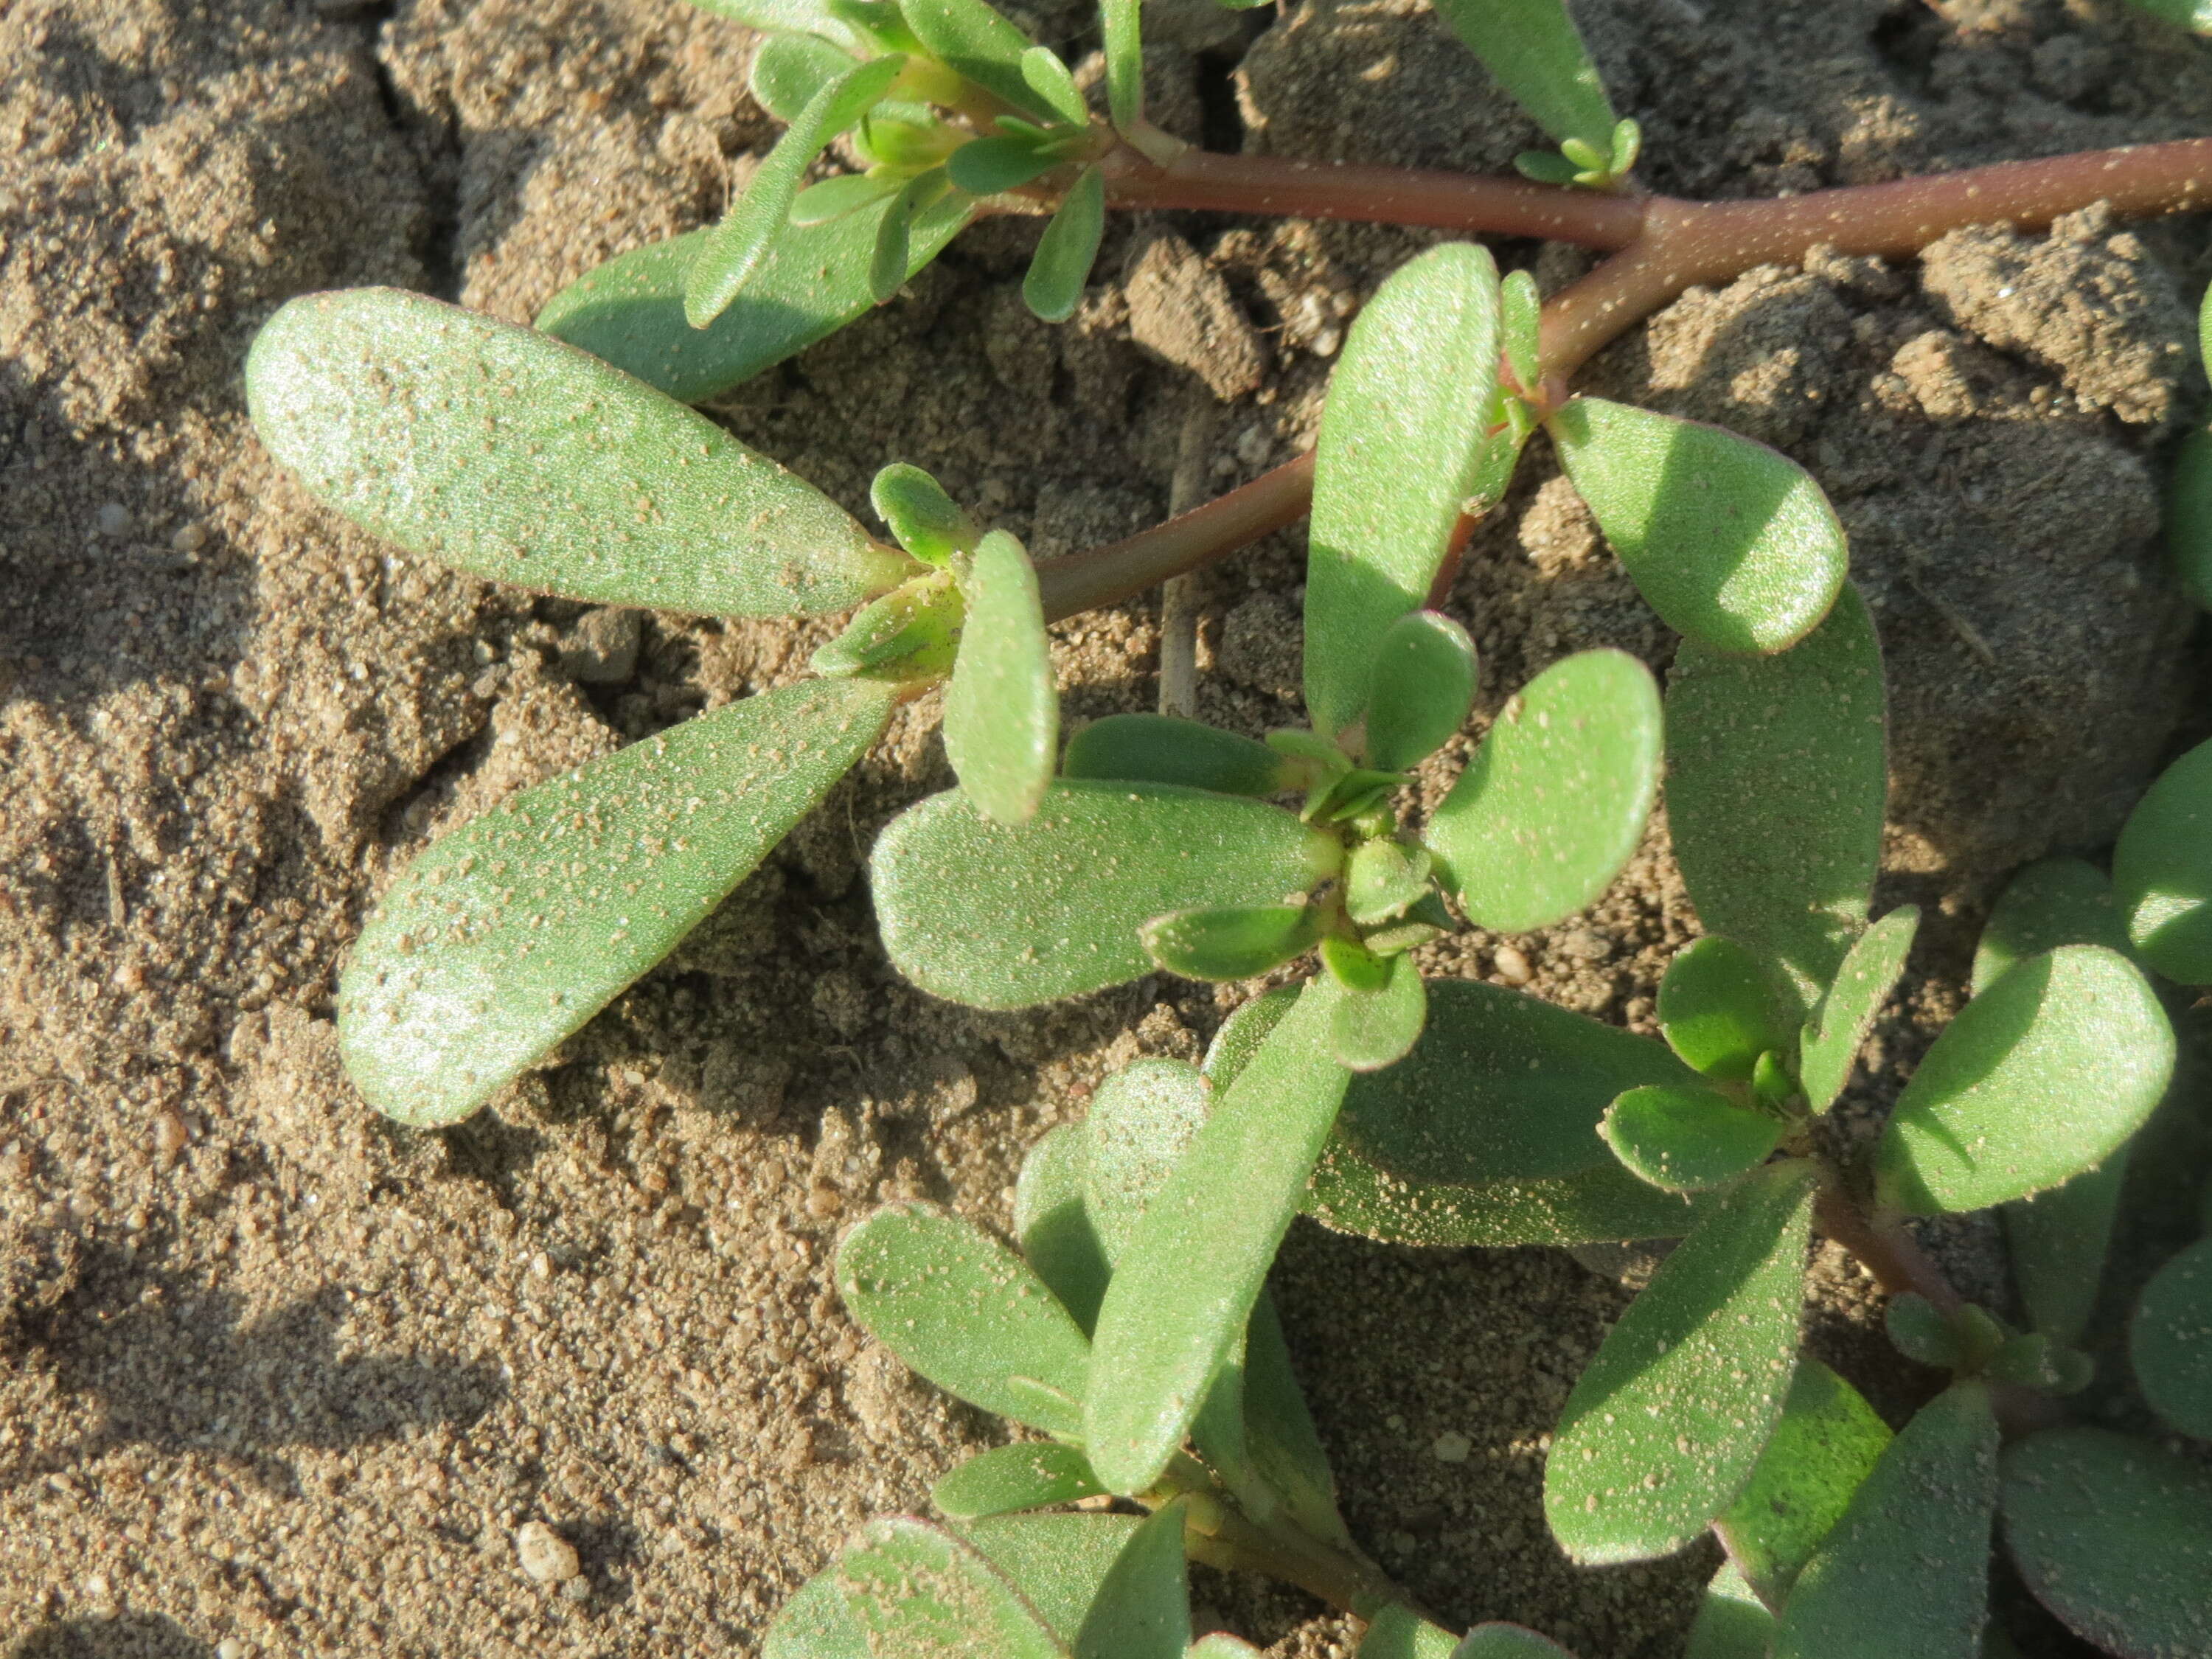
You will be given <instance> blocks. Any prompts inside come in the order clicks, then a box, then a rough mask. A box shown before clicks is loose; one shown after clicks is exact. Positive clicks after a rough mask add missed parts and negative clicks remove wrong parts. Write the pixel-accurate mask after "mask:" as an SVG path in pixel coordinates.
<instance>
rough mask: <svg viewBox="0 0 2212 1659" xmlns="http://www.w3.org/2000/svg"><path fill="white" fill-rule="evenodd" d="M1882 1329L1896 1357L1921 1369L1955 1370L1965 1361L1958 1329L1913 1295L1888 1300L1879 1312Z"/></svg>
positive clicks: (1906, 1294)
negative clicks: (1910, 1360) (1921, 1365)
mask: <svg viewBox="0 0 2212 1659" xmlns="http://www.w3.org/2000/svg"><path fill="white" fill-rule="evenodd" d="M1882 1327H1883V1328H1884V1329H1885V1330H1886V1331H1887V1333H1888V1335H1889V1340H1890V1342H1891V1344H1892V1345H1893V1346H1894V1347H1895V1348H1896V1349H1897V1351H1898V1352H1899V1353H1901V1354H1903V1355H1904V1356H1905V1358H1908V1359H1917V1360H1918V1361H1919V1362H1920V1363H1921V1364H1923V1365H1932V1366H1934V1367H1936V1369H1937V1370H1958V1369H1960V1361H1961V1360H1962V1359H1963V1358H1965V1344H1964V1343H1963V1342H1962V1341H1961V1340H1960V1330H1959V1328H1958V1327H1957V1326H1956V1325H1954V1324H1953V1323H1952V1322H1950V1321H1949V1320H1948V1319H1947V1318H1945V1317H1944V1316H1942V1314H1940V1313H1938V1312H1936V1304H1934V1303H1932V1302H1930V1301H1929V1299H1928V1298H1927V1297H1924V1296H1922V1295H1920V1294H1918V1293H1917V1291H1905V1293H1904V1294H1902V1295H1900V1296H1893V1297H1890V1299H1889V1305H1888V1306H1887V1308H1885V1309H1883V1310H1882Z"/></svg>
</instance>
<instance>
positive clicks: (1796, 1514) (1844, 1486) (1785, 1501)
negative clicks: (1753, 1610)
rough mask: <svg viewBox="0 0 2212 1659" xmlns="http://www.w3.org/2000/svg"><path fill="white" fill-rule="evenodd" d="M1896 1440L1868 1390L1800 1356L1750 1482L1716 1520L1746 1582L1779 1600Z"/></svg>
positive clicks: (1771, 1599) (1775, 1601)
mask: <svg viewBox="0 0 2212 1659" xmlns="http://www.w3.org/2000/svg"><path fill="white" fill-rule="evenodd" d="M1889 1441H1890V1433H1889V1425H1887V1424H1886V1423H1884V1422H1883V1421H1882V1420H1881V1418H1880V1417H1879V1416H1878V1415H1876V1414H1875V1409H1874V1407H1872V1406H1869V1404H1867V1402H1866V1399H1865V1396H1863V1395H1861V1394H1860V1393H1859V1391H1858V1390H1857V1389H1854V1388H1853V1387H1851V1385H1850V1383H1846V1382H1844V1379H1843V1378H1842V1377H1840V1376H1837V1375H1836V1374H1835V1372H1833V1371H1832V1370H1829V1369H1828V1368H1827V1367H1826V1365H1824V1364H1821V1363H1820V1361H1819V1360H1817V1359H1814V1358H1810V1357H1809V1356H1808V1357H1807V1358H1802V1359H1800V1360H1799V1361H1798V1362H1797V1374H1796V1376H1794V1377H1792V1378H1791V1379H1790V1394H1789V1397H1788V1398H1787V1399H1786V1400H1785V1401H1784V1402H1783V1406H1782V1417H1781V1420H1780V1421H1779V1422H1778V1423H1777V1424H1776V1425H1774V1433H1773V1436H1772V1437H1771V1438H1770V1439H1769V1440H1768V1441H1767V1443H1766V1449H1765V1450H1764V1451H1763V1452H1761V1453H1760V1454H1759V1462H1758V1463H1757V1464H1755V1465H1754V1466H1753V1468H1752V1472H1751V1480H1750V1482H1749V1484H1748V1485H1747V1486H1745V1487H1744V1489H1743V1491H1742V1492H1741V1495H1739V1496H1738V1497H1737V1498H1736V1500H1735V1502H1734V1503H1733V1504H1729V1508H1728V1511H1727V1513H1725V1514H1724V1515H1723V1516H1721V1517H1720V1519H1719V1520H1717V1521H1716V1522H1714V1523H1713V1530H1714V1531H1715V1532H1716V1533H1717V1534H1719V1536H1720V1541H1721V1542H1722V1544H1723V1546H1724V1547H1726V1548H1727V1550H1728V1553H1729V1558H1730V1559H1732V1560H1733V1561H1734V1562H1735V1565H1736V1567H1737V1569H1738V1571H1740V1572H1741V1574H1742V1577H1743V1579H1744V1582H1745V1583H1747V1584H1748V1585H1750V1586H1753V1587H1754V1588H1755V1589H1756V1590H1757V1591H1758V1593H1759V1594H1760V1595H1764V1596H1765V1599H1766V1600H1767V1601H1769V1602H1771V1603H1772V1604H1773V1605H1775V1606H1780V1605H1781V1603H1782V1599H1783V1597H1784V1595H1787V1594H1788V1593H1789V1589H1790V1585H1791V1584H1793V1583H1796V1579H1797V1575H1798V1573H1799V1572H1801V1571H1803V1569H1804V1566H1805V1563H1806V1562H1808V1560H1810V1559H1812V1556H1813V1552H1814V1550H1815V1549H1816V1548H1818V1547H1819V1546H1820V1541H1821V1540H1822V1539H1824V1538H1826V1536H1827V1535H1828V1533H1829V1531H1830V1529H1831V1528H1833V1527H1834V1526H1835V1524H1836V1522H1838V1521H1839V1520H1841V1519H1842V1518H1843V1515H1844V1510H1847V1509H1848V1508H1850V1501H1851V1495H1852V1494H1853V1493H1854V1492H1857V1490H1858V1488H1859V1483H1860V1482H1861V1481H1863V1480H1865V1479H1866V1477H1867V1474H1868V1472H1869V1470H1871V1469H1872V1468H1874V1465H1875V1459H1876V1458H1878V1457H1880V1456H1881V1454H1882V1449H1883V1448H1885V1447H1886V1446H1887V1445H1888V1444H1889Z"/></svg>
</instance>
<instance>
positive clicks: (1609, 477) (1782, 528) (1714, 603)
mask: <svg viewBox="0 0 2212 1659" xmlns="http://www.w3.org/2000/svg"><path fill="white" fill-rule="evenodd" d="M1547 424H1548V426H1549V428H1550V430H1551V434H1552V437H1553V441H1554V442H1555V443H1557V444H1558V446H1559V459H1560V460H1561V461H1562V462H1564V463H1565V466H1566V469H1567V476H1568V477H1570V478H1571V479H1572V480H1573V481H1574V486H1575V489H1576V491H1577V493H1578V494H1579V495H1581V496H1582V498H1583V500H1584V501H1587V502H1589V509H1590V512H1591V513H1592V515H1593V516H1595V518H1596V520H1597V522H1598V528H1599V529H1601V530H1602V531H1604V532H1605V538H1606V540H1607V542H1609V543H1611V544H1612V546H1613V552H1614V553H1615V554H1616V555H1617V556H1619V557H1620V562H1621V563H1622V564H1623V565H1624V566H1625V567H1626V568H1627V571H1628V574H1629V576H1630V578H1631V579H1632V580H1633V581H1634V582H1635V583H1636V587H1637V591H1638V592H1640V593H1642V594H1643V595H1644V601H1645V603H1647V604H1648V605H1650V607H1651V608H1652V609H1653V610H1654V611H1657V612H1658V613H1659V616H1660V618H1661V620H1662V621H1663V622H1665V623H1666V624H1667V625H1668V627H1669V628H1672V629H1675V630H1676V631H1677V632H1679V633H1682V634H1686V635H1688V636H1689V637H1690V638H1692V639H1693V640H1695V641H1698V643H1699V644H1700V645H1703V646H1705V647H1708V648H1710V649H1711V650H1715V651H1727V652H1768V651H1781V650H1784V649H1786V648H1787V647H1790V646H1792V645H1795V644H1796V642H1797V641H1799V640H1802V639H1803V638H1804V637H1805V635H1808V634H1809V633H1811V632H1812V631H1813V629H1814V628H1815V627H1816V626H1818V625H1819V623H1820V618H1821V617H1825V616H1826V615H1827V614H1828V607H1829V606H1830V605H1833V604H1834V603H1835V599H1836V594H1837V592H1838V590H1839V589H1840V588H1841V587H1842V586H1843V585H1844V570H1845V568H1847V567H1848V565H1849V563H1850V556H1849V554H1848V553H1847V552H1846V551H1845V549H1844V527H1843V526H1842V525H1841V524H1840V523H1838V521H1837V519H1836V510H1835V508H1833V507H1831V506H1829V505H1828V498H1827V497H1826V495H1823V494H1821V492H1820V485H1819V484H1817V483H1814V482H1813V477H1812V475H1811V474H1810V473H1808V472H1807V471H1805V469H1804V468H1803V467H1802V466H1800V465H1797V463H1796V462H1795V461H1793V460H1791V459H1790V458H1789V457H1788V456H1786V455H1784V454H1782V453H1779V452H1778V451H1775V450H1771V449H1769V448H1768V447H1766V446H1765V444H1761V443H1754V442H1753V441H1751V440H1750V439H1749V438H1746V437H1742V436H1741V435H1738V434H1736V433H1734V432H1729V431H1727V430H1726V429H1724V428H1721V427H1717V426H1707V425H1705V424H1704V423H1703V422H1697V421H1684V420H1678V419H1676V418H1675V417H1674V416H1672V415H1661V414H1658V413H1656V411H1654V410H1648V409H1632V408H1630V407H1629V406H1628V405H1627V404H1613V403H1607V402H1605V401H1604V400H1603V399H1601V398H1574V399H1572V400H1571V401H1570V402H1569V403H1568V404H1566V406H1565V408H1563V409H1561V410H1559V413H1558V414H1556V415H1554V416H1553V417H1552V418H1551V420H1550V422H1548V423H1547Z"/></svg>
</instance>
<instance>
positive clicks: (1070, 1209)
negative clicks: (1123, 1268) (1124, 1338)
mask: <svg viewBox="0 0 2212 1659" xmlns="http://www.w3.org/2000/svg"><path fill="white" fill-rule="evenodd" d="M1090 1162H1091V1143H1090V1137H1089V1136H1088V1135H1087V1134H1085V1132H1084V1129H1083V1127H1082V1126H1081V1125H1079V1124H1074V1123H1063V1124H1060V1126H1058V1127H1055V1128H1052V1129H1048V1130H1047V1131H1045V1133H1044V1134H1043V1135H1042V1137H1041V1138H1040V1139H1038V1141H1037V1143H1036V1146H1032V1147H1030V1152H1029V1156H1028V1157H1027V1158H1024V1159H1023V1160H1022V1173H1021V1176H1020V1178H1019V1179H1018V1180H1017V1181H1016V1182H1015V1183H1014V1237H1016V1238H1017V1239H1018V1240H1019V1241H1020V1243H1021V1247H1022V1255H1023V1256H1024V1258H1026V1259H1027V1261H1029V1264H1030V1266H1031V1267H1035V1268H1036V1271H1037V1277H1038V1278H1040V1279H1043V1280H1044V1282H1045V1283H1046V1284H1047V1285H1050V1286H1051V1287H1052V1293H1053V1294H1054V1296H1056V1297H1059V1298H1060V1303H1061V1305H1063V1306H1064V1307H1066V1310H1067V1311H1068V1312H1069V1314H1070V1315H1072V1316H1073V1317H1074V1320H1075V1322H1076V1324H1077V1325H1078V1326H1079V1327H1080V1328H1081V1329H1082V1331H1083V1333H1084V1334H1085V1335H1086V1336H1087V1335H1089V1334H1090V1333H1091V1328H1092V1327H1093V1326H1094V1325H1096V1324H1097V1322H1098V1304H1099V1303H1100V1302H1102V1301H1103V1300H1104V1299H1105V1296H1106V1280H1107V1279H1108V1277H1109V1275H1110V1273H1111V1272H1112V1269H1111V1267H1109V1264H1108V1262H1107V1260H1106V1245H1105V1241H1104V1240H1103V1239H1101V1238H1100V1237H1098V1229H1097V1226H1096V1225H1094V1224H1093V1222H1092V1220H1091V1210H1090V1206H1089V1205H1088V1204H1087V1203H1086V1202H1085V1195H1084V1185H1085V1181H1086V1180H1087V1179H1088V1174H1089V1165H1090Z"/></svg>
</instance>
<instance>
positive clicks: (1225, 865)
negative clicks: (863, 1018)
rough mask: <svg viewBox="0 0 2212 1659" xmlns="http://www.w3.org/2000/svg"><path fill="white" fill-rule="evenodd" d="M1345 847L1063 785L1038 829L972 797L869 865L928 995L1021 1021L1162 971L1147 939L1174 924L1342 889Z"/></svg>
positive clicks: (1290, 822) (927, 814) (1294, 825)
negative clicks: (992, 813) (1186, 916)
mask: <svg viewBox="0 0 2212 1659" xmlns="http://www.w3.org/2000/svg"><path fill="white" fill-rule="evenodd" d="M1341 854H1342V849H1341V848H1340V845H1339V843H1338V842H1337V840H1336V837H1335V836H1332V835H1329V834H1328V833H1326V832H1325V831H1322V830H1319V829H1310V828H1308V827H1307V826H1306V825H1304V824H1302V823H1299V822H1298V821H1297V819H1296V818H1295V817H1292V816H1291V814H1290V813H1288V812H1285V811H1282V810H1281V809H1279V808H1278V807H1273V806H1269V805H1265V804H1264V803H1262V802H1259V801H1254V800H1247V799H1243V798H1242V797H1239V796H1235V795H1216V794H1209V793H1204V792H1202V791H1200V790H1195V789H1177V788H1174V787H1170V786H1168V785H1164V784H1147V785H1145V786H1143V787H1131V786H1130V785H1127V784H1125V783H1106V782H1097V781H1077V780H1066V781H1060V782H1058V783H1055V784H1054V785H1053V786H1052V787H1051V788H1050V789H1049V790H1048V792H1047V793H1046V795H1045V799H1044V805H1042V807H1041V808H1040V809H1039V810H1038V812H1037V815H1036V817H1033V818H1031V819H1030V821H1029V822H1028V823H1020V824H997V823H992V822H990V820H988V819H987V818H985V817H983V816H982V815H981V813H980V812H978V811H976V810H975V804H974V803H973V802H972V801H970V800H969V799H967V798H966V797H965V796H964V795H963V794H962V793H960V792H957V791H953V792H950V793H945V794H941V795H933V796H932V797H931V798H930V799H927V800H925V801H923V802H921V804H919V805H915V806H914V807H911V808H909V809H908V811H905V812H903V813H902V814H901V815H900V816H899V817H896V818H895V819H893V820H892V822H891V823H890V827H889V828H888V829H885V830H884V833H883V836H882V837H881V838H880V839H879V840H878V842H876V849H875V853H874V855H873V858H872V871H873V874H874V884H875V899H876V918H877V921H878V925H879V926H880V927H881V928H882V931H883V936H884V946H885V948H886V949H887V950H888V951H890V958H891V961H892V962H893V963H895V964H896V966H897V968H898V969H899V971H900V972H902V973H903V974H904V975H906V976H907V977H908V978H909V979H911V980H912V981H914V982H915V984H917V985H919V986H920V987H921V988H922V989H923V990H925V991H927V992H930V993H931V994H933V995H936V996H941V997H945V998H947V999H949V1000H952V1001H955V1002H964V1003H967V1004H969V1006H972V1007H978V1008H1023V1007H1027V1006H1030V1005H1031V1004H1032V1003H1038V1002H1049V1001H1051V1000H1054V998H1057V997H1067V996H1078V995H1080V994H1083V993H1084V992H1086V991H1096V990H1098V989H1101V988H1103V987H1105V986H1109V985H1115V984H1119V983H1120V982H1121V981H1124V980H1132V979H1136V978H1139V977H1140V976H1142V975H1145V974H1147V973H1150V972H1151V971H1152V958H1151V957H1149V956H1147V955H1146V951H1145V946H1144V941H1143V939H1141V938H1139V929H1140V928H1142V927H1143V926H1144V925H1145V924H1146V922H1148V921H1151V920H1152V918H1153V917H1154V916H1158V915H1164V914H1166V913H1167V912H1169V911H1171V910H1193V909H1200V908H1206V907H1208V906H1227V905H1240V904H1273V903H1278V902H1281V900H1282V899H1283V897H1284V896H1285V895H1286V894H1290V893H1296V892H1300V891H1303V890H1306V889H1308V888H1310V887H1311V886H1312V885H1313V884H1315V883H1316V882H1318V881H1320V880H1322V879H1324V878H1327V877H1328V876H1330V875H1333V874H1334V872H1335V870H1336V866H1337V864H1338V862H1339V860H1340V857H1341Z"/></svg>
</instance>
